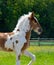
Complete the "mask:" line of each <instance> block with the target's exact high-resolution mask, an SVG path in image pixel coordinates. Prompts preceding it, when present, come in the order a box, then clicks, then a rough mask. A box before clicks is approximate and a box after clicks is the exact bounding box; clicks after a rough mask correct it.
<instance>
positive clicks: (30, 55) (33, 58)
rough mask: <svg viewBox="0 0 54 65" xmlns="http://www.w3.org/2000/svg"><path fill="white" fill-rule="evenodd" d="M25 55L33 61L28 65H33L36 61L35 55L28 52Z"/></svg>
mask: <svg viewBox="0 0 54 65" xmlns="http://www.w3.org/2000/svg"><path fill="white" fill-rule="evenodd" d="M24 54H25V55H26V56H29V57H31V59H32V60H31V61H30V62H29V64H28V65H31V64H32V62H33V61H35V55H33V54H32V53H31V52H29V51H27V50H25V51H24Z"/></svg>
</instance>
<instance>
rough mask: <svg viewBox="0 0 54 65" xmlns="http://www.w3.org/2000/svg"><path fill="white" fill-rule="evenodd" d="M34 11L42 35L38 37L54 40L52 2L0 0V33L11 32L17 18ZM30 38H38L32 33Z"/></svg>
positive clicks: (53, 7) (53, 4) (48, 0)
mask: <svg viewBox="0 0 54 65" xmlns="http://www.w3.org/2000/svg"><path fill="white" fill-rule="evenodd" d="M29 11H34V13H35V16H36V17H37V19H38V20H39V22H40V24H41V26H42V28H43V33H42V35H41V36H40V37H44V38H54V0H0V31H1V32H7V31H12V30H13V29H14V28H15V26H16V23H17V20H18V18H19V17H20V16H21V15H23V14H27V13H28V12H29ZM31 37H32V38H33V37H34V38H36V37H38V36H37V34H36V33H34V32H33V31H32V36H31Z"/></svg>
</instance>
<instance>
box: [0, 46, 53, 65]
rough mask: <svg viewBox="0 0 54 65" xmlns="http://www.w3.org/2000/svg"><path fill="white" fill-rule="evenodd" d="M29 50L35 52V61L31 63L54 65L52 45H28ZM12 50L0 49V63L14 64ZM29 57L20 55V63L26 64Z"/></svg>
mask: <svg viewBox="0 0 54 65" xmlns="http://www.w3.org/2000/svg"><path fill="white" fill-rule="evenodd" d="M28 50H29V51H30V52H32V53H33V54H35V56H36V61H35V62H34V63H33V64H32V65H54V46H30V48H28ZM15 59H16V57H15V53H14V52H4V51H0V65H15V63H16V60H15ZM30 60H31V59H30V58H29V57H26V56H24V55H22V56H21V65H27V64H28V62H29V61H30Z"/></svg>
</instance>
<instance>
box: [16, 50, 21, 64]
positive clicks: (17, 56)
mask: <svg viewBox="0 0 54 65" xmlns="http://www.w3.org/2000/svg"><path fill="white" fill-rule="evenodd" d="M20 53H21V51H20V50H18V52H16V65H20Z"/></svg>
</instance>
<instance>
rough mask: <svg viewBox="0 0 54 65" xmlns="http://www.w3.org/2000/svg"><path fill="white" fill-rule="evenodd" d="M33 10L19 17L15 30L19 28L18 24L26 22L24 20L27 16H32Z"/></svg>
mask: <svg viewBox="0 0 54 65" xmlns="http://www.w3.org/2000/svg"><path fill="white" fill-rule="evenodd" d="M30 14H31V12H29V14H24V15H22V16H21V17H20V18H19V19H18V22H17V25H16V27H15V29H14V30H13V32H15V31H16V30H17V29H18V26H19V25H20V26H21V25H23V24H24V23H23V22H24V20H25V18H28V17H29V16H30Z"/></svg>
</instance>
